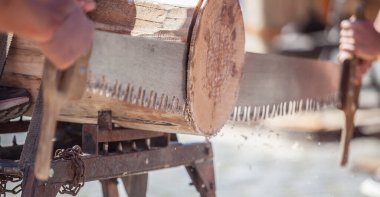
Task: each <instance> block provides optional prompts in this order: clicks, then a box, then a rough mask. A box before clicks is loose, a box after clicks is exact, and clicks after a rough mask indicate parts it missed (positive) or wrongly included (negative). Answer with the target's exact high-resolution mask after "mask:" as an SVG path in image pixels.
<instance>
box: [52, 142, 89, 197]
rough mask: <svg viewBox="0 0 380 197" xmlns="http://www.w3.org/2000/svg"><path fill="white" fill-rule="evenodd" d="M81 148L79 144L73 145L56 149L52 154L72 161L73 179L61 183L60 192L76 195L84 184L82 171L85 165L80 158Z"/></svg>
mask: <svg viewBox="0 0 380 197" xmlns="http://www.w3.org/2000/svg"><path fill="white" fill-rule="evenodd" d="M81 155H83V152H82V149H81V147H80V146H78V145H75V146H74V147H73V148H68V149H66V150H64V149H58V150H57V151H56V152H55V154H54V159H56V160H57V159H64V160H71V161H72V163H73V166H72V167H73V169H74V177H73V180H72V181H70V182H67V183H65V184H63V185H62V187H61V188H60V189H59V193H60V194H70V195H73V196H76V195H77V194H78V192H79V190H80V189H81V188H82V187H83V186H84V182H85V179H84V172H85V166H84V162H83V160H82V158H81V157H80V156H81Z"/></svg>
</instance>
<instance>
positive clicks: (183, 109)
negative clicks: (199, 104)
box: [180, 100, 186, 115]
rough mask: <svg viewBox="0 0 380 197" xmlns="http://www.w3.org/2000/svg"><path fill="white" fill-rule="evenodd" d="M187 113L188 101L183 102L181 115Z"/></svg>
mask: <svg viewBox="0 0 380 197" xmlns="http://www.w3.org/2000/svg"><path fill="white" fill-rule="evenodd" d="M185 112H186V101H185V100H182V104H181V112H180V113H181V114H182V115H184V114H185Z"/></svg>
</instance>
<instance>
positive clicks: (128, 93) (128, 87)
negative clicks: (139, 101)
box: [123, 83, 131, 102]
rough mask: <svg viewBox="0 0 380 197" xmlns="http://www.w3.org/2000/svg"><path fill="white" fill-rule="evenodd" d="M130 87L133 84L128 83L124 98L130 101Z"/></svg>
mask: <svg viewBox="0 0 380 197" xmlns="http://www.w3.org/2000/svg"><path fill="white" fill-rule="evenodd" d="M130 89H131V86H130V84H129V83H128V84H127V86H126V87H125V94H124V98H123V100H124V101H125V102H128V98H129V95H130Z"/></svg>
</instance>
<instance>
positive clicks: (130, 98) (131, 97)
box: [129, 86, 135, 104]
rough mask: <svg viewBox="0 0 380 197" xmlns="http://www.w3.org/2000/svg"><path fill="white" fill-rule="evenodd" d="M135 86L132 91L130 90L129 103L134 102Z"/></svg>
mask: <svg viewBox="0 0 380 197" xmlns="http://www.w3.org/2000/svg"><path fill="white" fill-rule="evenodd" d="M134 89H135V88H134V87H133V86H131V91H130V92H129V103H130V104H133V97H134V95H133V91H134Z"/></svg>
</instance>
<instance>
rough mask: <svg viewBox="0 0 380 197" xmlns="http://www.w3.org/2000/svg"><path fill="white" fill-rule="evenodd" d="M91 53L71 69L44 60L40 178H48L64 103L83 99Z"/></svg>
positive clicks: (37, 166)
mask: <svg viewBox="0 0 380 197" xmlns="http://www.w3.org/2000/svg"><path fill="white" fill-rule="evenodd" d="M89 56H90V53H88V54H87V55H85V56H82V57H80V58H79V59H78V60H77V61H76V62H75V63H74V64H73V65H72V66H71V67H70V68H68V69H67V70H64V71H61V70H58V69H57V68H56V67H55V66H54V65H53V64H52V63H51V62H50V61H49V60H45V64H44V75H43V81H42V88H43V94H42V95H43V116H42V117H43V118H42V125H41V132H40V136H39V144H38V149H37V155H36V160H35V168H34V173H35V176H36V178H37V179H39V180H47V179H48V178H49V171H50V160H51V158H52V152H53V138H54V136H55V130H56V126H57V118H58V116H59V112H60V109H61V106H62V105H64V103H65V101H66V100H76V99H80V98H81V97H82V95H83V93H84V91H85V88H86V83H87V72H88V71H87V69H88V60H89Z"/></svg>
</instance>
